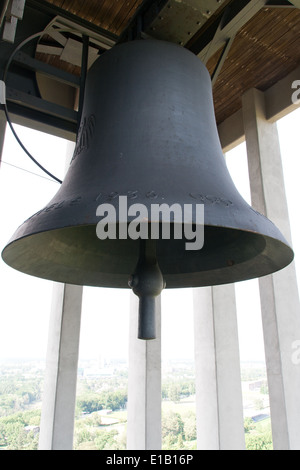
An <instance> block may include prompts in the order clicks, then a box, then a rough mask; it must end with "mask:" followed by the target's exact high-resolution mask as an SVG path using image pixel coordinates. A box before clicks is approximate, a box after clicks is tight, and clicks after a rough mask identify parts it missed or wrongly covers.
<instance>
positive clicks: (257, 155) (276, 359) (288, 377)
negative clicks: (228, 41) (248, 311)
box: [243, 89, 300, 450]
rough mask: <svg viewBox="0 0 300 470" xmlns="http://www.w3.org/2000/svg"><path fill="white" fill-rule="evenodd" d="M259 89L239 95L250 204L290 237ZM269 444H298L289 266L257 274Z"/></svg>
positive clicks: (298, 316) (273, 133)
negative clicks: (266, 274) (267, 393)
mask: <svg viewBox="0 0 300 470" xmlns="http://www.w3.org/2000/svg"><path fill="white" fill-rule="evenodd" d="M265 116H266V114H265V100H264V94H263V93H262V92H260V91H258V90H254V89H252V90H249V91H248V92H247V93H246V94H245V95H244V97H243V118H244V128H245V136H246V144H247V153H248V166H249V176H250V187H251V196H252V206H253V207H254V209H256V210H258V211H260V212H261V213H263V214H264V215H266V216H267V217H268V218H269V219H270V220H272V222H274V224H275V225H277V227H278V228H279V229H280V230H281V231H282V233H283V235H284V236H285V238H286V239H287V241H288V242H290V243H291V233H290V224H289V216H288V207H287V201H286V195H285V188H284V178H283V171H282V162H281V154H280V145H279V139H278V132H277V126H276V123H270V122H268V121H267V120H266V118H265ZM259 285H260V298H261V307H262V323H263V332H264V344H265V354H266V366H267V374H268V384H269V395H270V407H271V420H272V433H273V445H274V449H275V450H287V449H289V450H294V449H297V450H299V449H300V425H299V423H300V400H299V392H300V364H299V363H297V362H295V361H293V354H294V352H295V350H294V347H295V344H299V343H298V342H299V340H300V304H299V295H298V286H297V279H296V273H295V266H294V263H292V264H291V265H290V266H288V267H287V268H285V269H283V270H282V271H280V272H278V273H275V274H273V275H270V276H266V277H263V278H261V279H260V280H259Z"/></svg>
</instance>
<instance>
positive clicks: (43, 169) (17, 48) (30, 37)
mask: <svg viewBox="0 0 300 470" xmlns="http://www.w3.org/2000/svg"><path fill="white" fill-rule="evenodd" d="M45 32H46V30H44V31H41V32H39V33H36V34H33V35H32V36H29V37H28V38H27V39H25V40H24V41H22V42H21V43H20V44H19V45H18V46H17V47H16V49H15V50H14V51H13V53H12V54H11V55H10V57H9V59H8V61H7V64H6V67H5V69H4V72H3V82H4V84H5V82H6V77H7V72H8V69H9V66H10V64H11V62H12V60H13V58H14V56H15V54H16V53H17V52H18V51H19V50H20V49H21V48H22V47H23V46H24V45H25V44H27V43H28V42H29V41H31V40H33V39H36V38H38V37H40V36H41V35H43V34H45ZM3 101H4V103H3V109H4V113H5V116H6V120H7V122H8V125H9V127H10V129H11V131H12V133H13V135H14V137H15V139H16V140H17V142H18V144H19V145H20V146H21V148H22V149H23V151H24V152H25V153H26V155H27V156H28V157H29V158H30V159H31V160H32V161H33V162H34V163H35V164H36V165H37V166H38V167H39V168H40V169H41V170H42V171H43V172H45V173H46V174H47V175H48V176H50V177H51V178H53V179H54V180H55V181H57V182H58V183H60V184H62V181H61V180H60V179H58V178H57V177H56V176H54V175H53V174H52V173H50V172H49V171H48V170H46V168H44V167H43V166H42V165H41V164H40V163H39V162H38V161H37V160H36V159H35V158H34V157H33V156H32V155H31V153H30V152H29V151H28V150H27V149H26V147H25V146H24V145H23V143H22V142H21V140H20V138H19V137H18V134H17V133H16V131H15V129H14V127H13V124H12V122H11V119H10V117H9V114H8V109H7V105H6V100H5V99H4V100H3Z"/></svg>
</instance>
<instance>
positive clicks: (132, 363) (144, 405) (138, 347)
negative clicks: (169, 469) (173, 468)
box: [127, 293, 161, 450]
mask: <svg viewBox="0 0 300 470" xmlns="http://www.w3.org/2000/svg"><path fill="white" fill-rule="evenodd" d="M156 303H157V314H156V334H157V337H156V339H154V340H148V341H145V340H141V339H138V338H137V334H138V297H137V296H136V295H134V294H133V293H132V294H131V297H130V332H129V377H128V405H127V411H128V417H127V449H128V450H159V449H161V298H160V297H158V298H157V299H156Z"/></svg>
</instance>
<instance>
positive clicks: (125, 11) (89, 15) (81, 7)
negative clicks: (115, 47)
mask: <svg viewBox="0 0 300 470" xmlns="http://www.w3.org/2000/svg"><path fill="white" fill-rule="evenodd" d="M142 1H143V0H113V1H112V0H88V1H84V2H83V1H82V0H75V1H74V0H47V2H48V3H51V4H52V5H55V6H56V7H59V8H62V9H63V10H66V11H68V12H70V13H72V14H73V15H76V16H78V17H80V18H82V19H84V20H86V21H89V22H90V23H93V24H94V25H96V26H99V27H101V28H103V29H106V30H107V31H109V32H111V33H113V34H116V35H117V36H120V35H121V33H122V32H123V30H124V29H125V28H126V26H127V25H128V23H129V21H130V19H131V18H132V16H133V15H134V13H135V12H136V10H137V8H138V7H139V6H140V4H141V3H142Z"/></svg>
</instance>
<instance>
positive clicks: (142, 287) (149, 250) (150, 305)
mask: <svg viewBox="0 0 300 470" xmlns="http://www.w3.org/2000/svg"><path fill="white" fill-rule="evenodd" d="M128 284H129V286H130V287H131V288H132V290H133V292H134V293H135V295H137V296H138V297H139V324H138V338H139V339H145V340H147V339H155V338H156V328H155V313H156V306H155V304H156V297H158V296H159V295H160V293H161V291H162V290H163V289H164V287H165V282H164V279H163V275H162V273H161V271H160V268H159V266H158V262H157V258H156V246H155V241H154V240H140V254H139V260H138V263H137V266H136V268H135V272H134V274H133V275H132V276H131V277H130V279H129V282H128Z"/></svg>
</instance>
